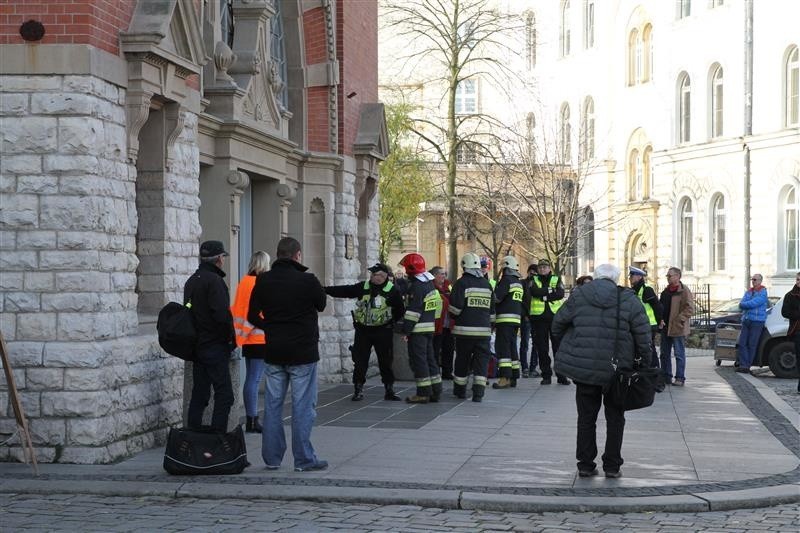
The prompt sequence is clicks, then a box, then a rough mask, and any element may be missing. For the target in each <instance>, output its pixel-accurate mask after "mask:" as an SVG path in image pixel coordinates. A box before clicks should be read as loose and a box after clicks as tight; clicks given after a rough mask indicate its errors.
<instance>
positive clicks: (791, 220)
mask: <svg viewBox="0 0 800 533" xmlns="http://www.w3.org/2000/svg"><path fill="white" fill-rule="evenodd" d="M781 200H782V201H781V204H782V205H781V225H782V226H783V227H782V228H781V233H780V235H781V238H782V240H783V242H782V243H781V245H782V246H781V248H782V250H781V252H782V255H783V258H782V259H783V261H781V262H782V263H783V267H784V270H797V269H798V267H800V247H799V246H798V239H799V238H800V227H798V224H800V217H798V209H799V208H800V207H799V206H798V204H797V189H796V188H795V187H789V188H787V189H786V190H785V191H784V193H783V195H782V198H781Z"/></svg>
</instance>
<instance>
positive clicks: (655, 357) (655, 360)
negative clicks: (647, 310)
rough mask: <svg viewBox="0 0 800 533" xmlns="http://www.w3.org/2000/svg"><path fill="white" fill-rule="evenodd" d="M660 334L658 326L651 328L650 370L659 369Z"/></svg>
mask: <svg viewBox="0 0 800 533" xmlns="http://www.w3.org/2000/svg"><path fill="white" fill-rule="evenodd" d="M657 333H658V326H650V356H651V359H650V368H658V366H659V363H660V361H659V357H658V353H657V352H656V334H657Z"/></svg>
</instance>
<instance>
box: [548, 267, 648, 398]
mask: <svg viewBox="0 0 800 533" xmlns="http://www.w3.org/2000/svg"><path fill="white" fill-rule="evenodd" d="M618 291H619V302H620V312H619V329H618V330H617V292H618ZM615 330H617V332H618V335H619V338H618V340H617V346H616V352H615V351H614V339H615ZM553 335H554V336H556V337H560V338H561V343H560V345H559V347H558V353H556V354H555V368H554V369H555V371H556V373H558V374H564V375H565V376H567V377H570V378H572V379H574V380H575V381H577V382H578V383H584V384H586V385H606V384H607V383H608V382H609V381H611V376H612V375H613V374H614V367H613V366H612V365H611V358H612V356H613V355H614V354H615V353H616V355H617V358H618V362H619V366H620V367H622V368H631V367H632V366H633V360H634V357H639V358H642V359H643V360H645V361H649V360H650V335H651V333H650V323H649V322H648V321H647V315H646V314H645V312H644V307H643V306H642V303H641V302H640V301H639V298H638V297H637V296H636V295H635V294H634V293H633V291H632V290H630V289H623V288H622V287H620V288H617V285H616V284H615V283H614V282H613V281H611V280H608V279H598V280H595V281H593V282H591V283H588V284H586V285H581V286H580V287H576V288H575V290H573V291H572V294H571V295H570V297H569V298H568V299H567V302H566V303H565V304H564V305H563V306H562V307H561V309H559V310H558V312H557V313H556V315H555V317H554V318H553Z"/></svg>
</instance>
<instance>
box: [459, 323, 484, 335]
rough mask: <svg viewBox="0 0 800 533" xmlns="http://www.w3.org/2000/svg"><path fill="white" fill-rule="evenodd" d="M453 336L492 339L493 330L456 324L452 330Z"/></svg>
mask: <svg viewBox="0 0 800 533" xmlns="http://www.w3.org/2000/svg"><path fill="white" fill-rule="evenodd" d="M452 333H453V335H461V336H464V337H491V336H492V328H491V327H483V326H459V325H458V324H456V325H455V326H453V329H452Z"/></svg>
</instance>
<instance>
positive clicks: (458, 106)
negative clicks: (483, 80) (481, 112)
mask: <svg viewBox="0 0 800 533" xmlns="http://www.w3.org/2000/svg"><path fill="white" fill-rule="evenodd" d="M477 85H478V84H477V83H476V80H474V79H467V80H461V82H460V83H459V84H458V86H457V87H456V101H455V111H456V114H457V115H471V114H474V113H477V111H478V88H477Z"/></svg>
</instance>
